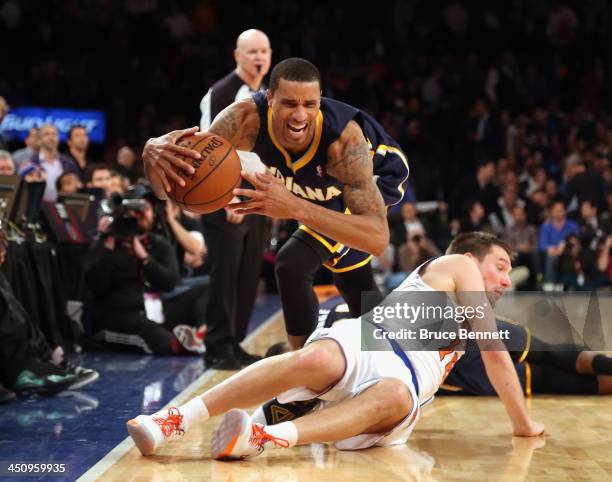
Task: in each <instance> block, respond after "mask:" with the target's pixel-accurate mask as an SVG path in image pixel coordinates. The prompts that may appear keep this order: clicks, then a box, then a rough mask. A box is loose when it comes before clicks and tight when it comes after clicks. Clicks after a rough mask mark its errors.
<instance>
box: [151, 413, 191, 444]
mask: <svg viewBox="0 0 612 482" xmlns="http://www.w3.org/2000/svg"><path fill="white" fill-rule="evenodd" d="M153 421H154V422H155V423H156V424H157V425H159V428H160V429H161V431H162V433H163V434H164V437H170V436H171V435H173V434H178V435H183V434H184V433H185V431H184V430H183V429H182V428H181V422H182V421H183V416H182V415H181V412H179V410H178V408H176V407H170V408H169V409H168V413H167V415H165V416H163V417H153Z"/></svg>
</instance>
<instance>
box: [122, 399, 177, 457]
mask: <svg viewBox="0 0 612 482" xmlns="http://www.w3.org/2000/svg"><path fill="white" fill-rule="evenodd" d="M127 431H128V433H129V434H130V437H132V440H133V441H134V443H135V444H136V447H138V450H140V453H141V454H142V455H153V454H154V453H155V450H157V448H158V447H159V446H160V445H161V444H163V443H164V442H166V441H167V440H170V439H173V438H175V437H177V436H180V435H183V434H184V433H185V427H184V424H183V415H182V414H181V413H180V411H179V409H178V408H176V407H170V408H168V410H162V411H161V412H157V413H154V414H153V415H138V417H136V418H134V419H132V420H129V421H128V422H127Z"/></svg>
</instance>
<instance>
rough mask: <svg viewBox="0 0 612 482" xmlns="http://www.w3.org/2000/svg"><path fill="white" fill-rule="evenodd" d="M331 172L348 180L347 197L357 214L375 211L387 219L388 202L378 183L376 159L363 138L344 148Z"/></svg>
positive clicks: (332, 160)
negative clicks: (382, 194)
mask: <svg viewBox="0 0 612 482" xmlns="http://www.w3.org/2000/svg"><path fill="white" fill-rule="evenodd" d="M328 168H329V171H330V174H332V175H333V176H334V177H336V178H338V179H339V180H340V181H342V182H343V183H344V199H345V201H346V205H347V207H348V208H349V209H350V211H351V213H353V214H373V215H376V216H378V217H382V218H384V217H385V216H386V213H385V205H384V202H383V199H382V196H381V194H380V191H379V190H378V188H377V187H376V184H375V182H374V176H373V172H372V161H371V159H370V152H369V150H368V146H367V144H366V143H365V141H364V140H363V139H360V141H359V142H357V143H354V142H353V143H351V144H349V145H348V146H346V148H344V149H342V152H341V153H339V156H337V157H336V158H335V159H330V163H329V165H328Z"/></svg>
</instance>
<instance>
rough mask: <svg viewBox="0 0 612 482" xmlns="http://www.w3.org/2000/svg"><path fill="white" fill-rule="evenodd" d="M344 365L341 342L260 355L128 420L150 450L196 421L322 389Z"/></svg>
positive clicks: (138, 442)
mask: <svg viewBox="0 0 612 482" xmlns="http://www.w3.org/2000/svg"><path fill="white" fill-rule="evenodd" d="M345 368H346V361H345V358H344V355H343V353H342V350H341V349H340V347H339V346H338V344H337V343H336V342H334V341H332V340H319V341H316V342H314V343H312V344H309V345H308V346H307V347H305V348H303V349H301V350H298V351H295V352H290V353H286V354H284V355H279V356H276V357H271V358H266V359H264V360H260V361H259V362H257V363H255V364H253V365H251V366H249V367H247V368H245V369H244V370H242V371H240V372H238V373H236V374H235V375H233V376H231V377H230V378H228V379H227V380H225V381H223V382H222V383H220V384H219V385H217V386H215V387H213V388H211V389H210V390H207V391H206V392H204V393H203V394H202V395H200V396H197V397H195V398H194V399H192V400H191V401H189V402H187V403H186V404H185V405H183V406H181V407H178V408H170V409H168V410H167V411H162V412H159V413H157V414H153V415H151V416H147V415H140V416H138V417H136V418H135V419H133V420H130V421H129V422H128V426H127V428H128V432H129V433H130V435H131V436H132V438H133V439H134V441H135V443H136V445H137V446H138V448H139V449H140V451H141V453H142V454H143V455H150V454H152V453H153V452H154V451H155V449H156V448H157V447H158V446H159V445H160V444H161V443H163V442H164V441H165V440H166V439H168V438H170V437H172V436H173V435H175V434H181V433H183V432H184V431H185V430H187V429H188V428H189V426H190V425H192V424H193V423H194V422H195V421H197V420H203V419H207V418H208V417H213V416H216V415H220V414H222V413H225V412H227V411H228V410H230V409H232V408H247V407H251V406H253V405H257V404H260V403H263V402H265V401H266V400H269V399H270V398H273V397H275V396H276V395H278V394H280V393H282V392H284V391H287V390H290V389H292V388H296V387H305V388H307V389H309V390H310V391H312V392H313V394H317V393H321V392H323V391H324V390H325V389H326V388H328V387H329V386H332V385H334V384H335V383H336V382H337V381H338V380H340V378H341V377H342V375H343V374H344V371H345Z"/></svg>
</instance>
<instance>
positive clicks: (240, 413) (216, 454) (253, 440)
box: [210, 408, 289, 460]
mask: <svg viewBox="0 0 612 482" xmlns="http://www.w3.org/2000/svg"><path fill="white" fill-rule="evenodd" d="M268 442H272V443H274V444H275V445H277V446H278V447H285V448H286V447H289V442H287V441H286V440H284V439H280V438H276V437H274V436H272V435H270V434H269V433H266V431H265V427H264V426H263V425H262V424H260V423H253V421H252V420H251V417H249V414H248V413H246V412H245V411H244V410H240V409H238V408H234V409H232V410H230V411H229V412H227V413H226V414H225V416H224V417H223V420H222V421H221V424H220V425H219V427H218V428H217V430H215V431H214V432H213V435H212V440H211V444H210V450H211V455H212V458H213V459H217V460H235V459H248V458H250V457H255V456H257V455H259V454H261V453H262V452H263V451H264V445H265V444H266V443H268Z"/></svg>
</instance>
